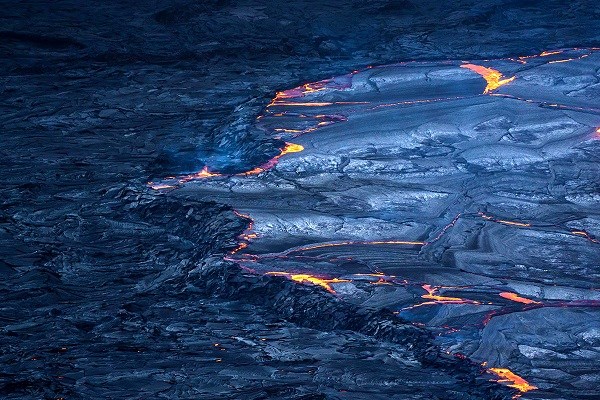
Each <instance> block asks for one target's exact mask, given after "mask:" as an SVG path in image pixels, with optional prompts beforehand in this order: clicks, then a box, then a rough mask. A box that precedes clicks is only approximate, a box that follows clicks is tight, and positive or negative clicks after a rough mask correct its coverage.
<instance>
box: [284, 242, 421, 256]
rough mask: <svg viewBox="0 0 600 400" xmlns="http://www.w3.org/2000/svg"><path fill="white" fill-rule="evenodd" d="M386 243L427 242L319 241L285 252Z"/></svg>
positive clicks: (416, 243)
mask: <svg viewBox="0 0 600 400" xmlns="http://www.w3.org/2000/svg"><path fill="white" fill-rule="evenodd" d="M385 244H394V245H406V246H423V245H425V242H418V241H406V240H373V241H368V240H361V241H347V242H333V243H319V244H314V245H309V246H303V247H299V248H296V249H291V250H288V251H286V252H285V253H284V254H291V253H297V252H301V251H309V250H315V249H323V248H327V247H339V246H350V245H385Z"/></svg>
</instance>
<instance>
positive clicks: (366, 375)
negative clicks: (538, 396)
mask: <svg viewBox="0 0 600 400" xmlns="http://www.w3.org/2000/svg"><path fill="white" fill-rule="evenodd" d="M1 5H2V10H3V11H2V13H1V14H0V55H1V56H0V63H1V66H2V72H1V73H0V82H1V86H0V90H1V93H2V97H1V98H0V101H1V107H2V114H1V116H0V121H1V123H2V128H3V133H2V140H1V141H0V154H1V158H0V165H1V173H2V174H1V176H2V180H1V182H0V183H1V185H0V196H1V197H0V204H1V206H0V276H1V277H2V280H1V283H0V293H2V297H3V305H2V307H0V321H1V324H0V341H1V342H2V345H1V346H0V360H1V364H0V365H1V369H0V396H1V397H3V398H7V399H17V398H18V399H29V398H33V399H38V398H48V399H57V398H66V399H78V398H81V399H104V398H111V399H119V398H123V399H125V398H127V399H130V398H189V399H197V398H203V399H204V398H206V399H211V398H215V399H216V398H244V399H260V398H282V399H283V398H298V399H300V398H302V399H318V398H340V399H344V398H356V399H361V398H365V397H372V398H386V399H387V398H399V399H406V398H415V399H419V398H427V399H431V398H447V399H475V398H481V399H489V398H510V397H511V395H512V393H513V392H514V391H511V390H508V389H506V388H504V387H502V386H500V385H497V384H495V383H490V382H489V379H490V378H491V377H490V376H489V375H486V374H483V373H482V372H483V371H481V368H480V367H479V366H478V365H474V364H472V363H471V362H469V361H466V360H461V359H455V357H446V356H442V355H441V354H440V351H439V346H440V344H439V343H437V342H432V341H431V336H430V335H431V332H430V331H428V330H426V329H422V328H419V327H415V326H413V325H411V324H407V323H406V322H403V321H402V320H401V319H394V318H392V316H393V314H390V312H388V311H381V308H382V307H383V306H388V305H389V304H387V303H386V301H385V299H383V300H381V301H379V302H377V298H376V297H375V296H374V297H373V299H374V300H372V303H366V304H362V302H352V301H350V302H348V303H345V302H343V301H342V300H340V299H336V297H334V296H331V295H329V294H327V293H324V292H323V291H322V290H321V288H318V287H312V286H306V287H305V286H300V285H296V284H295V283H292V282H289V281H288V280H286V279H285V278H282V277H273V276H267V277H262V276H257V275H253V274H247V273H245V272H242V270H240V269H238V268H237V267H236V266H234V265H233V264H231V263H228V262H223V261H222V255H223V254H225V253H227V252H229V251H231V250H233V249H234V248H236V247H237V240H236V237H237V236H238V235H239V234H241V233H242V232H243V231H244V229H245V228H246V226H247V221H246V220H244V219H241V218H238V217H236V215H235V214H234V213H233V211H232V209H231V208H230V207H229V206H226V205H220V204H216V203H214V202H207V201H200V200H199V199H198V198H194V197H193V196H188V197H187V198H186V196H184V195H174V194H172V193H169V192H167V193H159V192H156V191H153V190H150V189H149V188H148V187H147V186H146V182H147V181H149V180H152V179H160V178H163V177H165V176H168V175H176V174H181V173H186V172H192V171H197V170H199V169H200V168H201V167H202V166H203V165H211V166H214V167H215V168H218V169H220V170H222V171H226V172H227V171H230V172H234V171H244V170H247V169H249V168H252V167H254V166H256V165H260V164H261V163H262V162H265V161H266V160H268V159H270V158H271V157H273V156H274V155H276V154H278V152H279V150H278V149H277V147H278V146H281V141H279V140H276V139H273V138H272V137H270V136H267V135H265V132H264V131H263V130H261V129H258V128H257V127H256V126H255V118H256V116H257V115H259V114H260V113H261V112H262V110H263V109H264V107H265V106H266V105H267V104H268V103H269V101H270V100H271V99H272V98H273V97H274V95H275V93H276V92H277V91H279V90H283V89H288V88H291V87H294V86H296V85H298V84H300V83H303V82H308V81H315V80H318V79H323V78H327V77H330V76H334V75H340V74H343V73H347V72H348V71H351V70H354V69H357V68H362V67H365V66H367V65H372V64H385V63H390V62H396V61H406V60H446V59H453V60H456V59H481V58H499V57H505V56H518V55H529V54H538V53H540V52H541V51H543V50H547V49H555V48H564V47H578V46H582V47H593V46H598V45H599V43H600V38H599V35H600V34H599V33H598V32H600V30H599V29H598V20H599V19H598V17H599V9H598V5H597V4H596V2H595V1H576V2H572V3H570V4H567V5H565V4H564V2H562V1H544V2H541V1H527V2H523V1H492V2H475V1H454V2H439V1H420V2H416V1H404V2H392V1H373V2H359V1H355V2H351V1H349V2H337V1H334V2H317V1H314V2H310V1H300V2H296V3H289V2H288V3H282V2H280V1H269V2H252V1H247V2H244V1H207V2H185V1H160V2H155V1H136V2H130V1H122V2H109V3H103V4H91V3H90V4H82V3H81V2H74V1H56V2H46V1H28V2H18V3H16V2H2V4H1ZM532 79H533V78H532ZM539 79H542V78H539ZM568 84H569V85H571V86H573V84H574V83H573V82H569V83H568ZM583 84H585V82H583ZM478 85H481V83H478ZM479 87H480V86H478V88H479ZM523 90H525V91H527V88H524V89H523ZM567 95H568V93H567ZM543 100H544V101H546V100H545V99H543ZM580 122H581V123H585V121H580ZM514 134H515V135H517V136H518V135H520V136H519V137H520V138H523V137H526V138H530V140H532V141H533V142H534V141H535V139H536V138H535V132H522V131H521V132H515V133H514ZM587 151H588V154H594V151H595V149H594V148H593V147H590V149H589V150H587ZM476 158H477V157H474V158H473V159H476ZM582 162H593V159H588V160H587V161H584V160H580V159H574V160H570V161H569V160H565V161H563V163H564V164H565V165H567V166H569V168H570V169H562V170H559V169H557V170H556V171H555V172H554V176H555V179H556V180H557V181H561V182H564V187H565V188H567V189H568V188H574V189H576V188H577V185H578V181H577V180H576V179H573V176H579V175H578V174H579V172H578V171H583V170H585V171H588V172H589V171H590V170H592V173H591V176H590V178H589V180H590V181H592V182H594V179H595V175H594V174H593V165H592V166H589V168H587V169H585V168H579V167H578V166H579V163H582ZM475 164H477V163H475ZM480 167H481V166H480ZM567 170H568V171H569V174H566V173H565V174H562V173H561V171H567ZM573 172H575V173H574V174H573ZM498 185H499V188H501V187H502V185H501V182H499V183H498ZM524 185H525V184H524ZM596 192H597V191H596ZM577 193H579V192H577V190H572V191H569V190H566V191H565V194H564V195H565V196H575V197H572V200H573V202H575V203H577V204H584V205H585V206H586V207H593V204H592V203H591V202H593V201H597V200H594V199H595V198H594V192H593V190H591V191H589V192H587V195H585V196H581V195H577ZM213 200H216V201H219V198H214V199H213ZM549 203H550V204H548V207H551V202H549ZM490 211H492V210H490ZM499 211H502V210H499ZM498 214H499V215H500V214H502V212H498ZM506 215H513V213H512V212H510V213H509V212H507V213H506ZM563 222H564V224H566V225H568V226H569V227H570V228H572V229H581V230H585V231H586V232H590V234H591V235H593V236H594V237H598V234H597V233H595V232H596V231H597V228H598V226H597V225H598V223H597V219H596V218H594V217H593V216H589V215H581V218H566V219H565V220H564V221H563ZM475 225H477V224H475ZM415 229H419V227H415ZM473 229H474V227H473V226H466V227H465V228H464V229H463V230H461V231H460V232H462V234H463V235H464V236H465V237H469V234H472V232H473ZM489 229H492V228H489ZM556 234H558V233H556ZM547 239H548V238H547V237H541V238H539V237H538V238H534V239H532V240H538V241H546V240H547ZM467 242H469V243H472V240H471V241H467ZM448 246H449V247H452V246H453V244H452V243H448ZM456 246H457V245H455V247H454V248H453V250H452V251H453V252H454V253H456V254H457V255H455V256H454V257H455V258H457V259H458V258H460V253H461V252H464V251H469V250H473V248H471V247H469V248H467V249H461V248H460V246H458V247H456ZM273 250H274V251H279V250H281V249H273ZM571 254H575V253H571ZM519 257H534V258H535V254H533V255H531V254H527V253H523V252H522V251H520V252H519ZM569 257H571V256H569ZM581 257H588V255H586V253H582V255H581ZM589 257H592V256H589ZM516 261H518V260H516ZM516 261H515V264H518V263H517V262H516ZM564 265H567V259H565V260H564ZM582 266H583V264H581V263H577V265H575V267H582ZM482 268H483V267H482ZM574 271H577V270H574ZM542 272H544V273H545V275H546V277H545V279H547V281H544V282H541V283H540V284H539V285H537V286H527V287H526V288H522V290H520V291H519V293H523V294H525V291H526V290H530V291H531V292H533V293H540V292H543V293H544V296H545V297H544V296H541V295H537V296H536V297H537V298H540V299H541V298H549V299H552V298H554V299H563V298H564V296H565V293H566V295H568V296H573V298H574V299H581V292H577V290H576V289H589V288H590V287H597V286H593V285H592V283H591V282H593V281H591V280H590V281H589V282H590V283H589V284H588V285H587V286H586V285H584V284H582V285H580V286H575V285H570V286H569V285H567V286H568V287H558V288H556V287H555V285H554V279H555V278H556V277H555V276H554V275H552V271H542ZM513 273H515V274H518V273H519V271H513ZM540 273H541V272H540ZM582 273H587V272H586V271H578V272H577V273H576V274H575V275H577V274H582ZM573 286H575V288H573ZM348 290H351V288H349V289H348ZM516 290H517V289H516V288H515V289H514V290H513V291H516ZM420 294H421V293H418V294H415V295H413V294H410V293H409V294H408V295H406V294H402V293H400V292H399V293H398V299H402V296H408V297H415V296H417V297H418V296H420ZM552 296H554V297H552ZM348 297H351V296H348ZM359 298H360V296H358V297H357V299H359ZM304 301H305V302H304ZM551 311H552V309H551V308H543V309H539V310H531V311H527V312H528V313H532V314H536V315H537V314H540V316H539V318H547V317H545V316H544V313H547V312H551ZM569 312H572V313H573V316H571V317H569V318H573V319H575V318H580V319H582V320H588V321H595V320H597V317H596V314H593V311H585V310H583V311H577V310H574V311H571V309H569ZM582 313H586V314H585V315H583V314H582ZM588 313H590V314H592V315H588ZM461 315H468V313H464V314H462V313H461ZM513 315H514V314H506V315H505V316H501V317H495V318H492V320H491V321H492V322H490V326H491V328H489V329H488V330H491V329H492V328H493V325H491V324H492V323H497V322H496V321H494V319H496V318H503V319H507V320H510V319H511V318H514V317H513ZM439 318H440V319H441V318H443V316H442V315H440V316H439ZM594 318H596V319H594ZM497 321H500V320H499V319H497ZM425 322H427V321H425ZM511 324H513V325H518V324H517V322H511ZM567 325H568V324H566V323H565V320H560V321H556V323H555V324H553V325H552V329H553V330H554V331H555V332H571V331H570V329H572V328H570V327H569V326H567ZM594 329H595V328H594V327H591V328H590V329H588V330H576V331H574V332H572V333H565V335H567V336H570V335H572V336H574V337H576V341H575V342H576V343H577V344H578V345H577V346H576V347H573V348H569V349H568V351H569V352H572V353H577V352H578V353H577V356H578V357H581V358H582V359H587V360H589V359H591V360H594V358H593V357H594V356H593V355H592V356H590V353H589V352H590V351H596V350H594V349H596V348H597V346H598V344H597V338H598V334H597V331H596V330H594ZM434 333H435V331H434ZM491 334H493V332H490V333H488V332H486V331H485V330H484V331H483V333H482V335H484V336H485V335H491ZM522 335H524V336H522V337H525V338H527V335H530V336H531V335H533V336H535V335H536V333H535V331H533V333H532V332H528V331H524V332H523V334H522ZM263 339H265V340H263ZM508 342H510V343H517V348H518V349H519V351H520V353H521V354H522V356H519V357H524V358H523V360H525V359H526V360H525V361H527V360H533V361H528V362H531V363H533V364H535V365H534V366H535V368H537V369H538V371H539V372H538V373H539V376H540V377H541V378H542V380H543V379H546V378H548V379H550V381H552V380H553V379H554V380H556V379H562V378H560V377H561V376H564V374H569V375H570V376H577V380H575V381H573V383H572V385H573V388H574V389H573V390H571V391H570V392H569V393H570V397H569V398H577V397H578V396H579V395H580V394H581V397H582V398H585V397H586V396H587V398H593V397H591V396H592V395H590V393H593V390H594V386H593V385H594V384H595V382H597V371H595V370H589V369H587V368H588V367H587V366H583V367H581V365H583V364H577V363H576V362H573V361H572V359H571V358H569V359H567V360H566V361H564V359H562V358H560V357H559V356H556V355H555V354H554V353H548V352H550V351H553V352H556V354H562V353H561V351H562V350H561V349H562V348H561V346H563V344H561V342H559V341H556V342H553V343H552V345H551V346H550V347H544V349H543V350H537V349H539V348H541V347H542V346H541V345H540V344H539V343H537V342H536V341H535V340H533V339H528V340H527V341H525V342H523V343H521V342H518V341H517V342H515V341H514V340H512V339H511V340H509V341H508ZM464 343H467V344H464V346H467V347H468V342H464ZM216 344H218V345H216ZM453 344H456V343H455V342H453ZM441 345H443V343H442V344H441ZM498 346H504V344H503V343H500V342H498ZM519 346H520V347H519ZM524 346H527V347H524ZM467 350H468V349H467ZM467 350H462V351H464V352H466V353H472V354H481V353H482V352H485V351H487V350H486V349H480V348H477V349H475V348H474V349H472V350H471V351H467ZM555 359H556V360H558V361H557V362H554V361H553V360H555ZM569 362H571V363H570V364H569ZM585 365H588V364H585ZM595 374H596V375H595ZM530 393H531V396H535V392H530ZM548 396H554V398H557V397H558V396H559V394H556V393H554V394H552V393H550V394H549V395H548ZM548 398H552V397H548Z"/></svg>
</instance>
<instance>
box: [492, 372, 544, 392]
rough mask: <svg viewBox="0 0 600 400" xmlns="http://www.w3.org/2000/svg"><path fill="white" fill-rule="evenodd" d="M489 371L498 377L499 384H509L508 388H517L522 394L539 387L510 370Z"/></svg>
mask: <svg viewBox="0 0 600 400" xmlns="http://www.w3.org/2000/svg"><path fill="white" fill-rule="evenodd" d="M489 371H490V372H492V373H494V374H496V375H497V376H498V378H499V379H498V380H497V382H500V383H508V385H507V386H508V387H512V388H515V389H517V390H518V391H520V392H521V393H525V392H529V391H530V390H535V389H537V386H533V385H530V384H529V382H527V381H526V380H525V379H523V378H521V377H520V376H519V375H517V374H515V373H514V372H512V371H511V370H510V369H508V368H490V369H489Z"/></svg>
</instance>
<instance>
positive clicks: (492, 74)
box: [461, 64, 515, 94]
mask: <svg viewBox="0 0 600 400" xmlns="http://www.w3.org/2000/svg"><path fill="white" fill-rule="evenodd" d="M461 68H467V69H470V70H471V71H473V72H475V73H478V74H479V75H481V76H482V77H483V79H485V81H486V82H487V86H486V87H485V90H484V91H483V94H488V93H490V92H491V91H492V90H495V89H498V88H499V87H500V86H502V85H506V84H507V83H509V82H512V81H514V80H515V77H514V76H513V77H512V78H506V79H502V78H503V75H502V73H501V72H500V71H497V70H495V69H492V68H486V67H483V66H481V65H475V64H463V65H461Z"/></svg>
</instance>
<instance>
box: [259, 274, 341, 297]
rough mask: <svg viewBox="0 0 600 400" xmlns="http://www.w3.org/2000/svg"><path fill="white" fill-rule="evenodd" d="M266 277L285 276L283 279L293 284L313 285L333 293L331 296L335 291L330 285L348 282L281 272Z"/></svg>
mask: <svg viewBox="0 0 600 400" xmlns="http://www.w3.org/2000/svg"><path fill="white" fill-rule="evenodd" d="M267 275H276V276H285V277H287V278H289V279H291V280H293V281H295V282H298V283H305V282H308V283H312V284H313V285H317V286H321V287H322V288H324V289H325V290H327V291H328V292H329V293H333V294H335V290H333V288H332V287H331V283H340V282H350V281H349V280H347V279H338V278H333V279H325V278H318V277H316V276H313V275H308V274H290V273H287V272H281V271H273V272H267Z"/></svg>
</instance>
